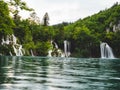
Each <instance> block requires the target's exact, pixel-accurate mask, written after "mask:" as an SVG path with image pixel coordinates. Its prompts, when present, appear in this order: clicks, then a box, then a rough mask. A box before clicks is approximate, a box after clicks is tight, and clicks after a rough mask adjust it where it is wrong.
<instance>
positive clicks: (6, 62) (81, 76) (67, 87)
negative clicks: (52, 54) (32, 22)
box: [0, 56, 120, 90]
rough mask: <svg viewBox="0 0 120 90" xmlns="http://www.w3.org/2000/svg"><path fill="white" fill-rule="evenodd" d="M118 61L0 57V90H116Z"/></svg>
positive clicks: (119, 71)
mask: <svg viewBox="0 0 120 90" xmlns="http://www.w3.org/2000/svg"><path fill="white" fill-rule="evenodd" d="M119 89H120V59H106V60H105V59H98V58H96V59H94V58H47V57H4V56H1V57H0V90H119Z"/></svg>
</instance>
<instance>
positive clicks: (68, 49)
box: [64, 40, 70, 57]
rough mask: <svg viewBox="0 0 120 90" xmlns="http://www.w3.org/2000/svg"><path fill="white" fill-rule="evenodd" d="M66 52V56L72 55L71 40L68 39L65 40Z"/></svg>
mask: <svg viewBox="0 0 120 90" xmlns="http://www.w3.org/2000/svg"><path fill="white" fill-rule="evenodd" d="M64 53H65V57H69V56H70V42H68V41H67V40H65V41H64Z"/></svg>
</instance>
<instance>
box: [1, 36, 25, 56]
mask: <svg viewBox="0 0 120 90" xmlns="http://www.w3.org/2000/svg"><path fill="white" fill-rule="evenodd" d="M1 44H2V45H12V47H13V50H14V53H15V55H16V56H23V54H24V53H25V51H24V49H23V48H22V45H20V44H17V38H16V37H15V36H14V35H13V34H12V35H7V37H6V40H5V39H4V38H2V42H1ZM10 55H11V56H12V55H13V54H12V52H11V51H10Z"/></svg>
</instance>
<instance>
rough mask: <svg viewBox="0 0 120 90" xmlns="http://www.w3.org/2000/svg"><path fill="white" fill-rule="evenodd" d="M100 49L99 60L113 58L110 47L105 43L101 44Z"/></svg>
mask: <svg viewBox="0 0 120 90" xmlns="http://www.w3.org/2000/svg"><path fill="white" fill-rule="evenodd" d="M100 49H101V58H110V59H114V58H115V57H114V54H113V52H112V49H111V47H110V46H109V45H108V44H107V43H104V42H103V43H101V44H100Z"/></svg>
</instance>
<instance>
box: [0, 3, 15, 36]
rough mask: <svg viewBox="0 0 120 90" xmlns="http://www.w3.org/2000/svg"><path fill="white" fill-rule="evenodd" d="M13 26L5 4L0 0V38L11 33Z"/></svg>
mask: <svg viewBox="0 0 120 90" xmlns="http://www.w3.org/2000/svg"><path fill="white" fill-rule="evenodd" d="M13 26H14V23H13V20H12V19H11V18H10V16H9V10H8V6H7V4H6V3H5V2H4V1H0V38H2V37H3V36H6V35H7V34H12V33H13V31H12V28H13Z"/></svg>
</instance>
